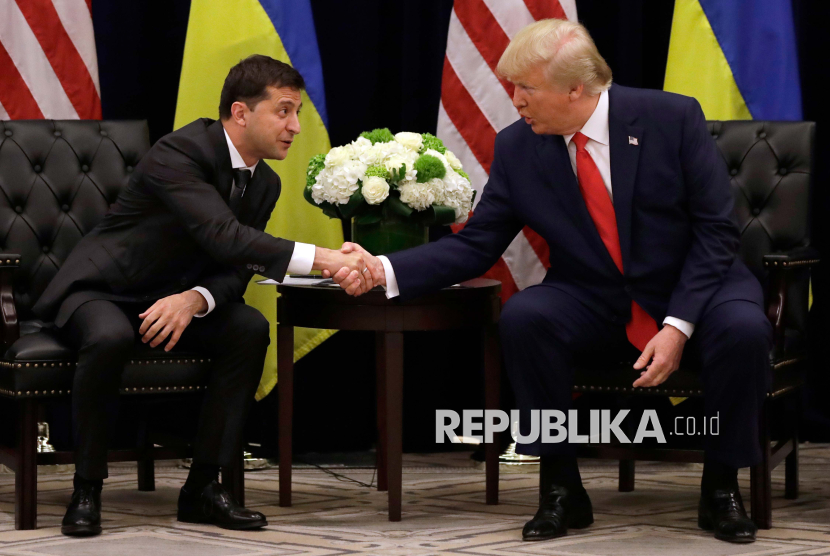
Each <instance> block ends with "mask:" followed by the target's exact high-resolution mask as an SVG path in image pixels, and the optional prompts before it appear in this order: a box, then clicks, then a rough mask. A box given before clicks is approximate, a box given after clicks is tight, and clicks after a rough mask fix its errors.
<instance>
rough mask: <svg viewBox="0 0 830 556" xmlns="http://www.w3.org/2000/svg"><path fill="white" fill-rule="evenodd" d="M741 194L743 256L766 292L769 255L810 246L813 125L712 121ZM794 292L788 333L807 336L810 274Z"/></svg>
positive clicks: (796, 284)
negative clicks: (766, 256)
mask: <svg viewBox="0 0 830 556" xmlns="http://www.w3.org/2000/svg"><path fill="white" fill-rule="evenodd" d="M708 125H709V131H710V132H711V133H712V137H714V138H715V142H716V143H717V145H718V148H719V149H720V151H721V154H722V155H723V159H724V161H725V162H726V167H727V169H728V171H729V174H730V176H731V181H732V192H733V193H734V195H735V218H736V222H737V224H738V228H739V229H740V231H741V251H740V255H741V257H742V259H743V261H744V262H745V263H746V264H747V266H748V267H749V268H750V270H752V272H753V273H755V275H756V276H758V278H759V279H760V280H761V282H762V284H764V286H765V288H766V273H765V271H764V268H763V265H762V262H761V259H762V257H763V256H764V255H767V254H770V253H775V252H779V251H786V250H791V249H795V248H799V247H808V246H809V245H810V188H811V181H812V161H813V143H814V137H815V124H814V123H813V122H765V121H723V122H721V121H712V122H708ZM792 272H796V273H801V276H799V277H798V279H796V280H794V281H793V285H792V286H791V288H790V291H789V292H788V297H789V299H790V302H789V303H788V308H789V313H788V314H787V315H786V317H785V322H786V325H787V327H788V328H790V329H791V330H795V331H803V330H804V325H805V321H806V318H807V310H806V308H807V296H808V292H809V271H808V270H798V271H792Z"/></svg>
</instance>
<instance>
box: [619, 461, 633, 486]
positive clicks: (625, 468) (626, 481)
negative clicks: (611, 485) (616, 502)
mask: <svg viewBox="0 0 830 556" xmlns="http://www.w3.org/2000/svg"><path fill="white" fill-rule="evenodd" d="M634 464H635V462H634V460H633V459H621V460H620V479H619V483H620V484H619V491H620V492H631V491H633V490H634V469H635V467H634Z"/></svg>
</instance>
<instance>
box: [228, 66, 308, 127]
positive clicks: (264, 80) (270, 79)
mask: <svg viewBox="0 0 830 556" xmlns="http://www.w3.org/2000/svg"><path fill="white" fill-rule="evenodd" d="M268 87H276V88H278V89H279V88H282V87H289V88H291V89H295V90H297V91H302V90H303V89H305V81H304V80H303V76H302V75H300V72H298V71H297V70H295V69H294V68H292V67H291V66H289V65H288V64H286V63H283V62H280V61H279V60H274V59H273V58H271V57H270V56H264V55H262V54H254V55H252V56H248V57H247V58H245V59H244V60H242V61H240V62H239V63H238V64H236V65H235V66H234V67H232V68H231V71H229V72H228V76H227V77H226V78H225V84H224V85H222V95H221V96H220V97H219V118H220V119H222V120H227V119H228V118H230V117H231V105H232V104H233V103H234V102H237V101H238V102H244V103H245V104H247V105H248V108H250V109H251V110H253V109H254V108H255V107H256V105H257V104H258V103H259V102H260V101H262V100H265V99H266V98H268V90H267V88H268Z"/></svg>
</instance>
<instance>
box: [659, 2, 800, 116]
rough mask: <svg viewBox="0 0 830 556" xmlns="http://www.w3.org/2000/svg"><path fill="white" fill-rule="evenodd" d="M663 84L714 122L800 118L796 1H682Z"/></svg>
mask: <svg viewBox="0 0 830 556" xmlns="http://www.w3.org/2000/svg"><path fill="white" fill-rule="evenodd" d="M663 88H664V89H665V90H666V91H671V92H673V93H680V94H683V95H688V96H692V97H695V98H696V99H697V100H698V102H700V105H701V106H702V107H703V113H704V114H705V115H706V118H707V119H710V120H752V119H755V120H800V119H801V117H802V116H801V86H800V84H799V79H798V57H797V54H796V42H795V26H794V23H793V13H792V6H791V4H790V0H676V1H675V3H674V18H673V20H672V29H671V40H670V42H669V57H668V62H667V65H666V80H665V84H664V86H663Z"/></svg>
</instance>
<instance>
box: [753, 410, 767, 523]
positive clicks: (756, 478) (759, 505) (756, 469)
mask: <svg viewBox="0 0 830 556" xmlns="http://www.w3.org/2000/svg"><path fill="white" fill-rule="evenodd" d="M768 410H769V401H767V402H765V403H764V407H763V409H762V410H761V427H760V429H761V434H760V436H761V454H762V455H763V459H762V460H761V463H759V464H758V465H755V466H753V467H752V469H751V471H750V473H751V475H750V497H751V498H752V521H754V522H755V525H757V526H758V528H759V529H771V528H772V468H771V466H770V456H771V453H770V451H771V442H770V437H769V420H768V417H767V415H768Z"/></svg>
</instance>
